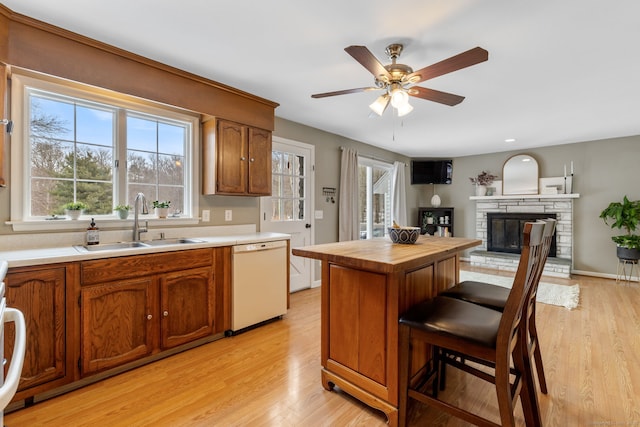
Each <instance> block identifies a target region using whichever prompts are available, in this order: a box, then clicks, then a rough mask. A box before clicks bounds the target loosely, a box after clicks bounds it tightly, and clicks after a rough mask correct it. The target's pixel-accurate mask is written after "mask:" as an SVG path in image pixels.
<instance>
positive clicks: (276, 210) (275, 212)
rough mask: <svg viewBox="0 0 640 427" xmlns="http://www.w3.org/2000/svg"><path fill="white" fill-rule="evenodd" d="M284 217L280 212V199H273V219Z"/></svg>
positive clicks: (277, 219)
mask: <svg viewBox="0 0 640 427" xmlns="http://www.w3.org/2000/svg"><path fill="white" fill-rule="evenodd" d="M281 219H282V217H281V214H280V199H272V200H271V220H272V221H280V220H281Z"/></svg>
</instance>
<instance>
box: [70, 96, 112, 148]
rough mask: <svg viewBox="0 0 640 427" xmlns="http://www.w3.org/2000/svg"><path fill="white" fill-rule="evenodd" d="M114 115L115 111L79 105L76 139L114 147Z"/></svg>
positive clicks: (77, 109) (77, 108)
mask: <svg viewBox="0 0 640 427" xmlns="http://www.w3.org/2000/svg"><path fill="white" fill-rule="evenodd" d="M114 117H115V112H114V111H107V110H103V109H98V108H89V107H83V106H77V107H76V139H77V140H78V141H82V142H90V143H92V144H97V145H106V146H108V147H112V146H113V122H114Z"/></svg>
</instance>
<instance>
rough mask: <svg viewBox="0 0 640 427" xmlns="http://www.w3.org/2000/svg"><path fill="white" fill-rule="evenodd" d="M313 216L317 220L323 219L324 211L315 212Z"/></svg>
mask: <svg viewBox="0 0 640 427" xmlns="http://www.w3.org/2000/svg"><path fill="white" fill-rule="evenodd" d="M313 216H314V218H315V219H322V218H323V217H324V211H321V210H318V211H315V212H314V215H313Z"/></svg>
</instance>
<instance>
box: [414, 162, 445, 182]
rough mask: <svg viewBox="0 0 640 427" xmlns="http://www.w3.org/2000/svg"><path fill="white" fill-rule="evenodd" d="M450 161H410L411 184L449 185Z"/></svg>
mask: <svg viewBox="0 0 640 427" xmlns="http://www.w3.org/2000/svg"><path fill="white" fill-rule="evenodd" d="M452 175H453V161H452V160H412V161H411V184H451V177H452Z"/></svg>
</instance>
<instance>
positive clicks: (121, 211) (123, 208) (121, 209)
mask: <svg viewBox="0 0 640 427" xmlns="http://www.w3.org/2000/svg"><path fill="white" fill-rule="evenodd" d="M113 210H114V211H116V212H118V216H119V217H120V219H127V218H128V217H129V211H130V210H131V205H123V204H120V205H117V206H116V207H115V208H113Z"/></svg>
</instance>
